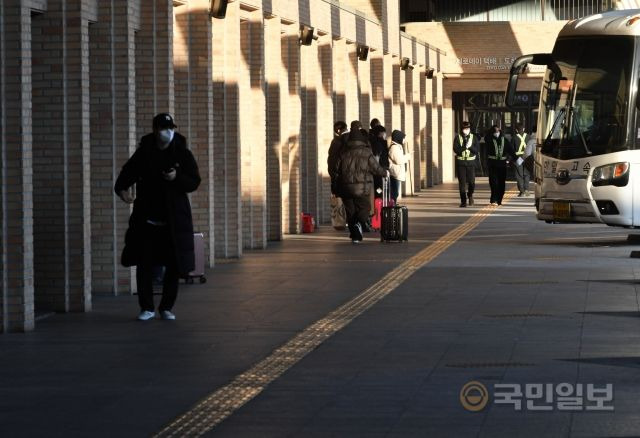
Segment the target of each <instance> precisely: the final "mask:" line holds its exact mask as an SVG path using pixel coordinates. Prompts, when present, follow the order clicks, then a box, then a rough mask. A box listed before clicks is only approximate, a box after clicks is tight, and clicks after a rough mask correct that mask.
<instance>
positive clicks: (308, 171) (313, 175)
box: [300, 42, 325, 219]
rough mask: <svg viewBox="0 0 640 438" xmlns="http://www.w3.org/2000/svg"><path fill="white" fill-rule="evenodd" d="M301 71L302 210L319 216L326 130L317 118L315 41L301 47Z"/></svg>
mask: <svg viewBox="0 0 640 438" xmlns="http://www.w3.org/2000/svg"><path fill="white" fill-rule="evenodd" d="M300 52H301V64H300V73H301V78H302V84H301V85H302V87H301V95H300V97H301V102H302V119H301V124H300V126H301V132H300V138H301V140H302V142H301V144H302V148H301V152H302V166H301V170H302V211H304V212H306V213H311V214H312V215H313V217H314V218H316V219H318V217H319V215H318V213H319V202H320V199H319V197H320V176H319V173H318V171H319V167H318V146H319V145H318V141H319V139H318V132H319V130H320V129H325V127H324V126H320V125H319V123H318V122H319V121H318V87H320V86H321V83H320V76H321V75H320V74H318V73H319V72H320V70H321V66H320V63H319V60H318V53H319V52H318V44H317V43H316V42H314V43H312V44H311V45H310V46H301V47H300Z"/></svg>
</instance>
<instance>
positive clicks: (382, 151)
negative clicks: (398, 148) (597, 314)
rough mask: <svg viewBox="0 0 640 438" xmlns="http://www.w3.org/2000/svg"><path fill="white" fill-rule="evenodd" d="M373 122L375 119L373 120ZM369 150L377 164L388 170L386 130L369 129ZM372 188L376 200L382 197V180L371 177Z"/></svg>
mask: <svg viewBox="0 0 640 438" xmlns="http://www.w3.org/2000/svg"><path fill="white" fill-rule="evenodd" d="M374 120H375V119H374ZM369 139H370V140H369V141H370V142H371V150H372V152H373V156H374V157H376V160H378V163H379V164H380V165H381V166H382V167H383V168H385V169H389V148H388V147H387V130H386V129H385V127H384V126H382V125H377V126H375V127H374V128H373V129H371V131H370V134H369ZM373 186H374V192H375V197H376V198H381V197H382V178H381V177H379V176H374V177H373Z"/></svg>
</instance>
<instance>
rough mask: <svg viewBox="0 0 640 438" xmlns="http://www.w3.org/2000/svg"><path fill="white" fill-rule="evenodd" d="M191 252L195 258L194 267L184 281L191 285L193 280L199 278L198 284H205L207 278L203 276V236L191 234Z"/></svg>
mask: <svg viewBox="0 0 640 438" xmlns="http://www.w3.org/2000/svg"><path fill="white" fill-rule="evenodd" d="M193 251H194V253H195V256H196V267H195V269H194V270H193V271H191V272H189V274H188V275H187V277H186V278H185V280H186V282H187V283H189V284H193V282H194V279H196V278H199V279H200V283H206V282H207V277H205V275H204V234H202V233H194V234H193Z"/></svg>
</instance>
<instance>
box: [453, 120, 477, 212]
mask: <svg viewBox="0 0 640 438" xmlns="http://www.w3.org/2000/svg"><path fill="white" fill-rule="evenodd" d="M453 152H454V153H455V154H456V172H457V173H458V189H459V191H460V207H466V206H467V201H468V202H469V205H473V204H474V200H473V193H474V191H475V188H476V157H477V156H478V138H477V136H476V135H474V134H473V133H471V124H470V123H469V122H467V121H464V122H462V131H461V132H460V133H459V134H458V135H456V137H455V138H454V140H453Z"/></svg>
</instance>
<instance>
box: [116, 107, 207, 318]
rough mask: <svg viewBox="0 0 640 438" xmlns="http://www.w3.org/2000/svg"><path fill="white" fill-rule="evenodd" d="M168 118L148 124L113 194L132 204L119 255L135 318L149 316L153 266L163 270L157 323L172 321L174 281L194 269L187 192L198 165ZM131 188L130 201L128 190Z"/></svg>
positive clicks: (197, 181) (194, 182)
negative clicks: (128, 272) (128, 277)
mask: <svg viewBox="0 0 640 438" xmlns="http://www.w3.org/2000/svg"><path fill="white" fill-rule="evenodd" d="M175 128H176V125H175V124H174V122H173V118H172V117H171V115H169V114H167V113H161V114H158V115H157V116H155V117H154V119H153V133H151V134H147V135H145V136H144V137H142V139H141V140H140V146H139V147H138V149H137V150H136V151H135V153H134V154H133V155H132V156H131V158H129V160H128V161H127V162H126V163H125V165H124V166H123V167H122V170H121V172H120V175H119V176H118V179H117V180H116V184H115V187H114V190H115V192H116V194H117V195H118V196H119V197H120V198H121V199H122V200H123V201H124V202H126V203H128V204H131V203H133V213H132V214H131V217H130V218H129V229H128V230H127V233H126V235H125V248H124V250H123V252H122V264H123V265H124V266H137V267H138V268H137V272H136V281H137V285H138V302H139V304H140V315H139V316H138V319H139V320H141V321H148V320H150V319H153V318H154V317H155V307H154V304H153V267H154V266H158V265H160V266H165V268H166V270H165V275H164V281H163V287H162V300H161V302H160V306H159V307H158V310H159V312H160V316H161V317H162V318H163V319H170V320H173V319H175V315H174V314H173V313H172V312H171V309H172V308H173V305H174V304H175V301H176V297H177V294H178V280H179V278H180V276H181V275H186V274H187V273H189V272H190V271H192V270H193V269H194V268H195V255H194V245H193V220H192V217H191V205H190V204H189V198H188V197H187V193H190V192H193V191H195V190H196V189H197V188H198V186H199V185H200V174H199V172H198V165H197V164H196V160H195V158H194V157H193V154H192V153H191V151H190V150H189V149H188V148H187V141H186V139H185V138H184V137H183V136H182V135H180V134H178V133H177V132H175ZM133 184H136V192H137V197H136V198H135V199H134V198H133V196H132V195H131V193H130V192H129V188H130V187H131V186H132V185H133Z"/></svg>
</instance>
